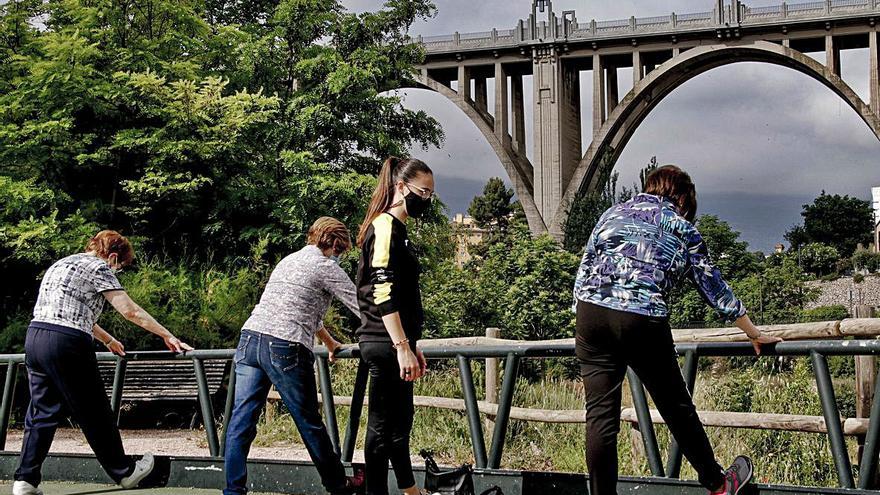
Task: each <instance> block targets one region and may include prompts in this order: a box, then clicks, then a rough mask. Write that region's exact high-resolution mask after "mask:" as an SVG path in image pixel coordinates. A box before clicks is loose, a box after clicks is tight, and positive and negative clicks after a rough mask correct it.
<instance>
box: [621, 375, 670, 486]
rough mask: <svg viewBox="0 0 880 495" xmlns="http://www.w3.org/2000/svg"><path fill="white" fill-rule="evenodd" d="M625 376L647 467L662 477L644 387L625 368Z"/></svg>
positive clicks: (658, 451) (655, 474) (640, 381)
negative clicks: (643, 446)
mask: <svg viewBox="0 0 880 495" xmlns="http://www.w3.org/2000/svg"><path fill="white" fill-rule="evenodd" d="M626 376H627V378H629V388H630V390H631V391H632V397H633V407H634V408H635V410H636V417H637V418H638V420H639V431H640V432H641V433H642V439H643V440H644V443H645V455H646V456H648V466H649V467H650V468H651V473H652V474H653V475H654V476H663V461H661V460H660V447H658V446H657V435H656V433H655V432H654V422H653V421H652V420H651V410H650V409H648V397H647V396H646V395H645V387H644V386H643V385H642V380H640V379H639V377H638V375H636V373H635V372H634V371H633V370H632V369H629V368H627V370H626Z"/></svg>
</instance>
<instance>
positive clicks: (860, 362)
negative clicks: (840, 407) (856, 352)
mask: <svg viewBox="0 0 880 495" xmlns="http://www.w3.org/2000/svg"><path fill="white" fill-rule="evenodd" d="M854 313H855V314H853V317H855V318H873V316H874V308H872V307H871V306H856V307H855V311H854ZM855 360H856V363H855V365H856V418H869V417H871V404H872V403H873V402H874V383H875V382H876V380H877V365H876V360H875V358H874V356H856V357H855ZM858 441H859V457H858V458H859V459H861V458H862V451H863V450H864V447H865V437H864V435H860V436H859V437H858Z"/></svg>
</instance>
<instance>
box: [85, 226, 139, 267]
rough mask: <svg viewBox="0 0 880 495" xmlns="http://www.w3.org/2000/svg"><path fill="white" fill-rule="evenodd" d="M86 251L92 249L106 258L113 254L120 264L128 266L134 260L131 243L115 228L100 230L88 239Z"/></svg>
mask: <svg viewBox="0 0 880 495" xmlns="http://www.w3.org/2000/svg"><path fill="white" fill-rule="evenodd" d="M86 251H94V252H95V254H97V255H98V256H99V257H101V258H103V259H108V258H109V257H110V255H111V254H115V255H116V258H117V261H118V263H119V264H120V265H121V266H128V265H130V264H131V262H132V261H134V248H132V247H131V243H130V242H128V239H126V238H125V236H123V235H122V234H120V233H119V232H116V231H115V230H102V231H100V232H98V233H97V234H95V237H92V238H91V239H89V243H88V244H86Z"/></svg>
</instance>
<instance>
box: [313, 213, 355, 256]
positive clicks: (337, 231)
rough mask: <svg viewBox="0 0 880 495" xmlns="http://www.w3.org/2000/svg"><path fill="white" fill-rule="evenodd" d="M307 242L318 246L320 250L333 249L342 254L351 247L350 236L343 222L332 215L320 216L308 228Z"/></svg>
mask: <svg viewBox="0 0 880 495" xmlns="http://www.w3.org/2000/svg"><path fill="white" fill-rule="evenodd" d="M308 242H309V244H314V245H316V246H318V249H320V250H321V251H323V250H325V249H331V248H332V249H333V252H334V253H335V254H342V253H344V252H346V251H348V250H349V249H351V236H350V235H349V234H348V228H346V226H345V224H343V223H342V222H340V221H339V220H337V219H335V218H333V217H321V218H319V219H317V220H315V223H313V224H312V226H311V227H310V228H309V237H308Z"/></svg>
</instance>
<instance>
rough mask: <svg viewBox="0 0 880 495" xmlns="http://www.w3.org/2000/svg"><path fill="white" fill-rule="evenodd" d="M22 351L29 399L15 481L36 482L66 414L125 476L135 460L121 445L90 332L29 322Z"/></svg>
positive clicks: (109, 467)
mask: <svg viewBox="0 0 880 495" xmlns="http://www.w3.org/2000/svg"><path fill="white" fill-rule="evenodd" d="M24 351H25V365H26V367H27V371H28V382H29V386H30V392H31V402H30V404H29V405H28V408H27V414H26V416H25V427H24V440H23V442H22V447H21V458H20V460H19V465H18V469H17V470H16V471H15V479H16V481H19V480H21V481H27V482H28V483H30V484H32V485H34V486H37V485H39V484H40V481H41V479H42V476H41V474H40V469H41V467H42V465H43V461H44V460H46V456H47V455H48V454H49V447H50V446H51V445H52V439H53V438H54V437H55V430H56V429H57V428H58V424H59V422H60V421H61V420H62V419H63V418H64V417H65V415H66V414H70V416H71V417H72V418H73V420H74V421H76V423H77V424H78V425H79V427H80V428H81V429H82V432H83V434H84V435H85V437H86V440H87V441H88V442H89V445H90V446H91V447H92V450H93V451H94V452H95V456H96V457H97V459H98V462H100V463H101V466H103V467H104V470H105V471H107V474H109V475H110V478H112V479H113V481H114V482H116V483H119V481H120V480H122V478H124V477H126V476H129V475H130V474H131V473H132V471H133V470H134V462H133V461H132V460H131V459H130V458H129V457H127V456H126V455H125V451H124V450H123V448H122V437H120V436H119V429H118V428H117V427H116V418H115V417H114V415H113V412H112V411H111V409H110V400H109V399H108V398H107V394H106V393H105V392H104V385H103V382H102V381H101V375H100V374H99V372H98V362H97V360H96V359H95V350H94V349H93V348H92V338H91V336H89V335H88V334H86V333H84V332H81V331H79V330H76V329H73V328H66V327H57V328H54V329H52V330H49V329H45V328H35V327H34V326H31V327H30V328H28V333H27V337H26V339H25V344H24Z"/></svg>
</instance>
